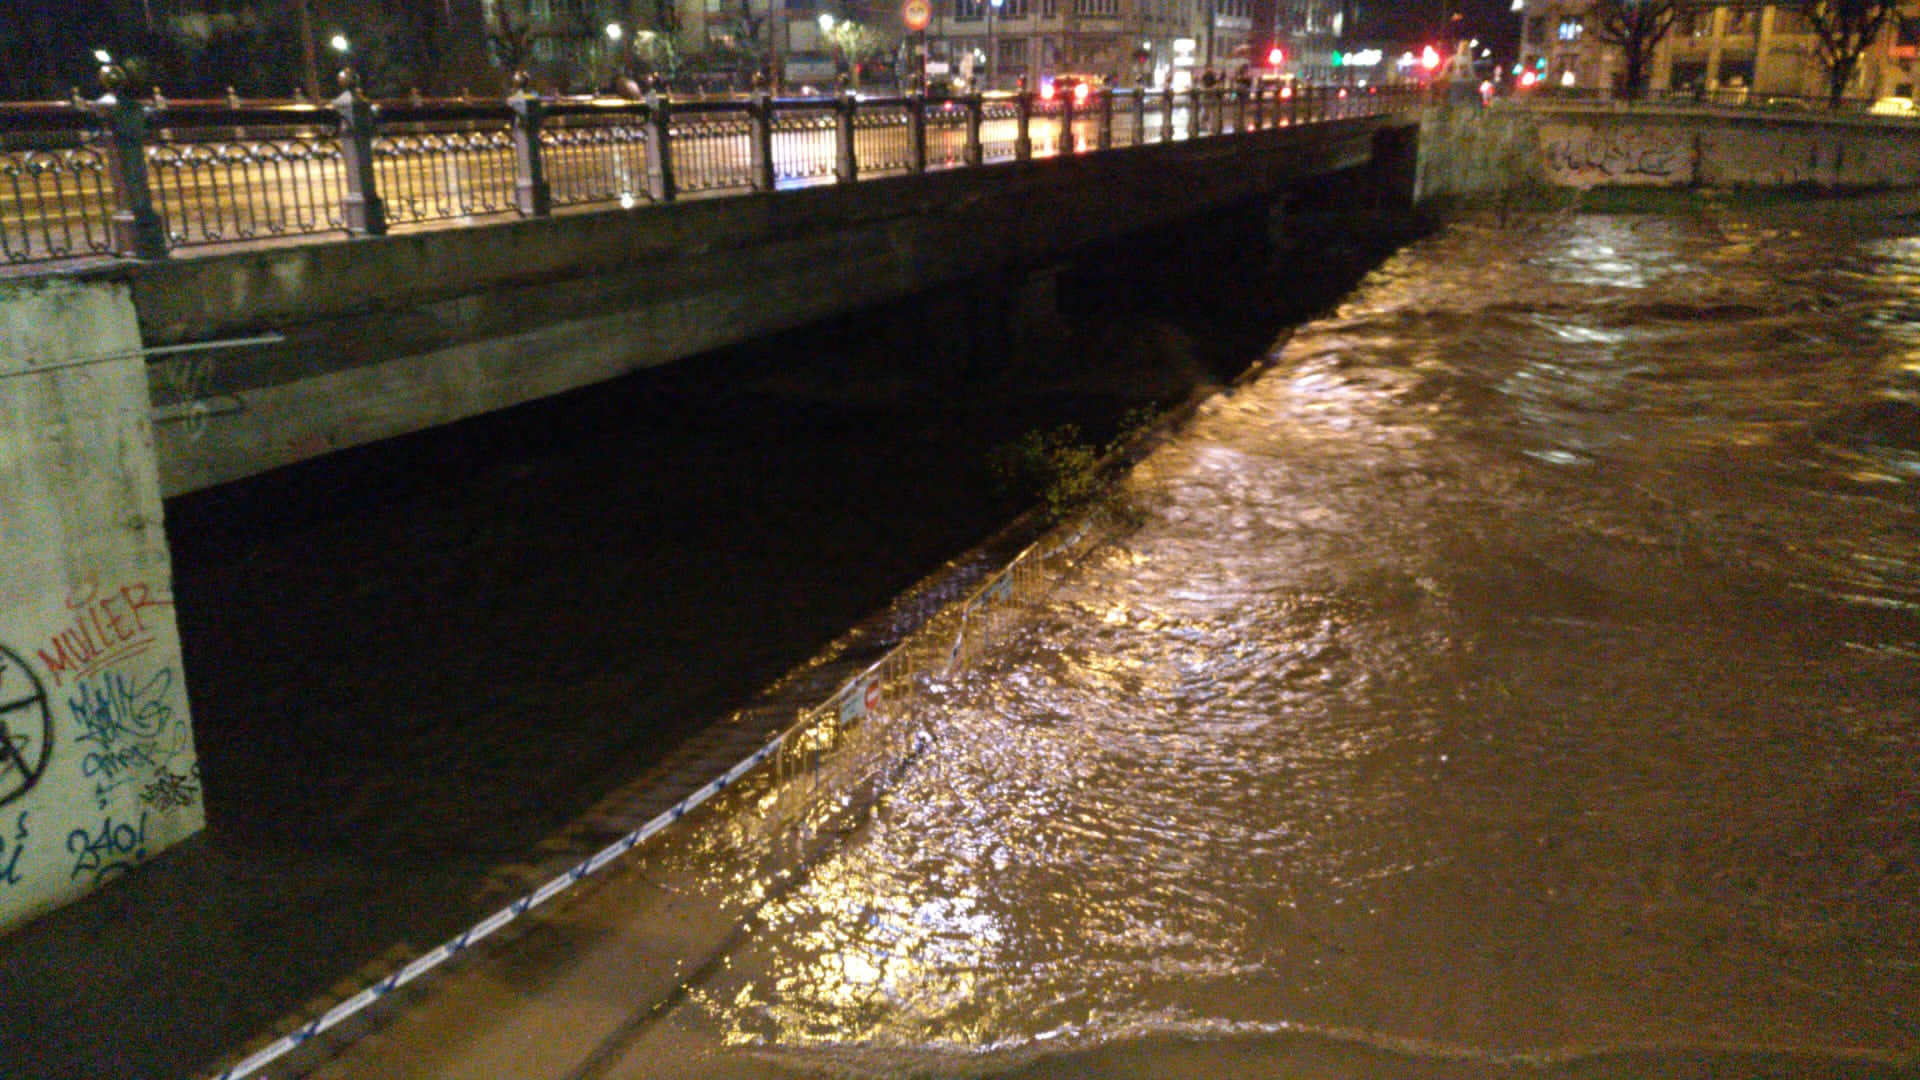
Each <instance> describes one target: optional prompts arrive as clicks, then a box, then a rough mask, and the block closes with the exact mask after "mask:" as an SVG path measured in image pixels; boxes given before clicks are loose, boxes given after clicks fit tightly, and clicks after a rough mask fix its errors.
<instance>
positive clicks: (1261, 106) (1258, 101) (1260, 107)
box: [1253, 83, 1266, 131]
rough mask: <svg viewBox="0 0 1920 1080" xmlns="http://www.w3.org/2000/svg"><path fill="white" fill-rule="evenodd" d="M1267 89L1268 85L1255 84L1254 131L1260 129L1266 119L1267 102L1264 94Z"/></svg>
mask: <svg viewBox="0 0 1920 1080" xmlns="http://www.w3.org/2000/svg"><path fill="white" fill-rule="evenodd" d="M1265 90H1266V87H1264V86H1261V85H1260V84H1259V83H1254V84H1253V130H1254V131H1259V130H1260V126H1261V124H1262V123H1263V122H1264V121H1265V120H1266V116H1265V113H1266V109H1265V104H1266V102H1265V99H1264V97H1263V96H1262V94H1263V92H1264V91H1265Z"/></svg>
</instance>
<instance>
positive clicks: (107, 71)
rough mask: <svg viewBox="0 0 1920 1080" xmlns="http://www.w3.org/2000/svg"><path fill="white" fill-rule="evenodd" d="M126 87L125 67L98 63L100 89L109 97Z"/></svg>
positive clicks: (117, 94)
mask: <svg viewBox="0 0 1920 1080" xmlns="http://www.w3.org/2000/svg"><path fill="white" fill-rule="evenodd" d="M126 88H127V69H126V68H123V67H121V66H120V65H119V64H101V65H100V89H101V90H103V91H105V92H106V93H107V95H108V96H110V97H118V96H120V91H122V90H125V89H126Z"/></svg>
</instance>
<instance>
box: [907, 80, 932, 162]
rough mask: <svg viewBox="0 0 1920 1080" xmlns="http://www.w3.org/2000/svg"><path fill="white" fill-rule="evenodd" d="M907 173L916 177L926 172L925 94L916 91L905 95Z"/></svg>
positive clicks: (924, 91)
mask: <svg viewBox="0 0 1920 1080" xmlns="http://www.w3.org/2000/svg"><path fill="white" fill-rule="evenodd" d="M907 145H908V151H907V152H908V154H909V157H908V158H907V171H909V172H911V173H914V174H915V175H918V174H920V173H923V172H926V171H927V92H926V90H924V89H917V90H915V91H914V92H913V93H911V94H909V95H907Z"/></svg>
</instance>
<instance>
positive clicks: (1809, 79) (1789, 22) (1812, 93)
mask: <svg viewBox="0 0 1920 1080" xmlns="http://www.w3.org/2000/svg"><path fill="white" fill-rule="evenodd" d="M1916 46H1920V7H1915V8H1913V9H1910V10H1908V11H1905V12H1903V13H1902V17H1901V18H1899V19H1896V20H1894V21H1893V23H1892V24H1891V25H1890V26H1889V27H1888V28H1887V30H1886V32H1885V33H1884V34H1883V35H1882V36H1881V39H1880V40H1879V41H1878V42H1876V43H1875V44H1874V45H1873V46H1872V47H1870V48H1869V49H1868V50H1867V51H1866V52H1865V53H1864V54H1863V55H1862V56H1861V58H1860V66H1859V70H1858V71H1857V73H1856V75H1855V78H1854V81H1853V83H1852V84H1850V85H1849V86H1848V87H1847V96H1848V97H1849V98H1857V99H1864V100H1871V99H1875V98H1881V97H1912V96H1913V89H1914V73H1915V70H1916V54H1917V53H1920V49H1917V48H1916ZM1520 63H1521V65H1522V66H1523V67H1531V68H1534V69H1535V70H1537V71H1539V73H1540V76H1541V78H1542V79H1543V80H1544V81H1545V82H1546V84H1547V85H1549V86H1560V87H1569V88H1575V89H1585V90H1603V91H1609V90H1611V91H1617V90H1619V89H1621V86H1620V83H1621V81H1622V79H1623V76H1624V71H1625V67H1626V65H1625V63H1624V60H1623V58H1622V57H1621V55H1620V50H1619V49H1618V48H1615V47H1611V46H1608V45H1605V44H1603V43H1602V42H1600V41H1599V40H1598V37H1597V35H1596V34H1595V33H1594V25H1593V19H1592V16H1591V2H1590V0H1529V2H1528V3H1527V6H1526V8H1525V10H1524V17H1523V20H1522V22H1521V32H1520ZM1650 71H1651V76H1650V79H1649V82H1648V88H1649V89H1650V90H1652V91H1655V92H1680V93H1685V92H1698V93H1700V94H1701V95H1703V96H1706V97H1709V98H1715V99H1719V100H1724V101H1729V102H1735V103H1738V102H1743V101H1746V100H1750V99H1753V98H1775V97H1782V98H1815V99H1818V98H1824V97H1825V96H1826V94H1827V73H1826V68H1825V66H1824V65H1823V64H1822V62H1821V60H1820V54H1819V49H1818V39H1817V38H1816V36H1815V35H1814V33H1813V28H1812V27H1811V26H1810V25H1808V22H1807V18H1806V15H1805V13H1804V9H1803V8H1801V7H1800V6H1799V5H1789V4H1783V5H1765V6H1759V5H1750V6H1733V5H1719V6H1712V7H1708V6H1701V7H1694V8H1687V9H1683V10H1682V11H1681V12H1680V15H1679V18H1678V20H1677V21H1676V22H1675V23H1674V27H1673V30H1672V31H1671V32H1670V33H1669V34H1668V35H1667V36H1666V37H1665V38H1664V39H1663V40H1662V41H1661V42H1660V44H1659V45H1658V46H1657V47H1656V48H1655V50H1654V54H1653V62H1652V64H1651V69H1650Z"/></svg>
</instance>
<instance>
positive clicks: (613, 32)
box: [607, 22, 622, 42]
mask: <svg viewBox="0 0 1920 1080" xmlns="http://www.w3.org/2000/svg"><path fill="white" fill-rule="evenodd" d="M621 33H622V31H621V29H620V24H619V23H617V22H610V23H608V24H607V40H608V41H612V42H618V41H619V40H620V35H621Z"/></svg>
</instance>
